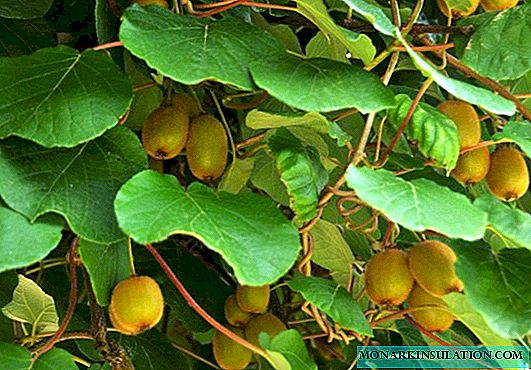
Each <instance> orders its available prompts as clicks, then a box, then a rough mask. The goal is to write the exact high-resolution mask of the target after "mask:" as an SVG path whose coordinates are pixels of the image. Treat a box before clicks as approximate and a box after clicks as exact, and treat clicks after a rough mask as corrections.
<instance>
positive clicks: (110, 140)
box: [0, 127, 147, 243]
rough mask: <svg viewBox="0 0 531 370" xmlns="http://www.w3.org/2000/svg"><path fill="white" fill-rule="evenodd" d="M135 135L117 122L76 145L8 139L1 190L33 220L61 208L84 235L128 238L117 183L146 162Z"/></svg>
mask: <svg viewBox="0 0 531 370" xmlns="http://www.w3.org/2000/svg"><path fill="white" fill-rule="evenodd" d="M146 162H147V160H146V156H145V153H144V150H143V149H142V147H141V145H140V142H139V141H138V139H137V137H136V136H135V134H133V133H132V132H131V131H130V130H129V129H127V128H124V127H117V128H115V129H113V130H111V131H109V132H107V133H106V134H105V135H103V136H102V137H100V138H98V139H97V140H94V141H90V142H88V143H85V144H82V145H80V146H78V147H76V148H71V149H66V148H54V149H47V148H43V147H40V146H38V145H36V144H34V143H31V142H28V141H25V140H22V139H18V138H10V139H7V140H4V141H2V142H0V173H3V174H5V175H4V176H3V177H0V195H1V196H2V197H3V198H4V200H5V202H6V203H7V204H8V205H9V206H10V207H11V208H13V209H15V210H16V211H18V212H20V213H22V214H23V215H25V216H26V217H27V218H29V219H30V220H32V221H34V220H35V219H36V218H37V217H39V216H40V215H42V214H44V213H48V212H54V213H59V214H61V215H62V216H64V217H65V218H66V221H67V222H68V224H69V226H70V227H71V228H72V230H73V231H74V232H75V233H76V234H78V235H80V236H81V237H82V238H84V239H87V240H90V241H94V242H100V243H112V242H116V241H119V240H123V239H125V236H124V235H123V233H122V232H121V231H120V230H119V228H118V224H117V223H116V216H115V215H114V210H113V205H112V202H113V200H114V196H115V194H116V192H117V191H118V188H119V187H120V186H121V185H122V184H123V183H124V182H125V181H126V180H127V179H129V178H130V177H131V176H133V175H134V174H135V173H137V172H139V171H141V170H143V169H144V168H146V167H147V163H146Z"/></svg>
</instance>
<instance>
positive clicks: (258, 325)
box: [245, 312, 287, 346]
mask: <svg viewBox="0 0 531 370" xmlns="http://www.w3.org/2000/svg"><path fill="white" fill-rule="evenodd" d="M284 330H287V328H286V325H285V324H284V323H283V322H282V321H281V320H280V319H279V318H278V317H276V316H275V315H273V314H272V313H269V312H268V313H264V314H262V315H258V316H255V317H253V318H252V319H251V320H250V321H249V322H248V323H247V325H245V337H246V338H247V340H248V341H249V342H250V343H252V344H254V345H255V346H260V340H259V338H258V337H259V335H260V333H262V332H265V333H267V334H268V335H269V337H270V338H271V339H273V337H275V336H276V335H277V334H279V333H280V332H282V331H284Z"/></svg>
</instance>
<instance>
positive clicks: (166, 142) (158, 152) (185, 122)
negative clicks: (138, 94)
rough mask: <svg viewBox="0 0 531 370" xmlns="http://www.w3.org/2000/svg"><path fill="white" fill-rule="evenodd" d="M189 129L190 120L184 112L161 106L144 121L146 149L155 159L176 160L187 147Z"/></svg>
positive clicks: (143, 137) (143, 136)
mask: <svg viewBox="0 0 531 370" xmlns="http://www.w3.org/2000/svg"><path fill="white" fill-rule="evenodd" d="M189 128H190V118H189V117H188V115H187V113H186V112H185V111H184V110H182V109H175V108H173V107H172V106H161V107H159V108H157V109H155V110H154V111H153V112H152V113H151V114H150V115H149V116H148V117H147V118H146V120H145V121H144V127H143V128H142V143H143V145H144V149H145V150H146V152H147V153H148V154H149V155H150V156H151V157H153V158H155V159H160V160H163V159H171V158H175V157H177V155H179V153H180V152H181V151H182V150H183V148H184V146H185V145H186V140H187V138H188V131H189Z"/></svg>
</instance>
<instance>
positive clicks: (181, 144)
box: [142, 93, 228, 182]
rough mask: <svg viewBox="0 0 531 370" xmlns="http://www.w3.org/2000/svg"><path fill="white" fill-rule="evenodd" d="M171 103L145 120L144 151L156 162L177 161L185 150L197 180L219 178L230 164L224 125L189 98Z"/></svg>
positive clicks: (179, 96)
mask: <svg viewBox="0 0 531 370" xmlns="http://www.w3.org/2000/svg"><path fill="white" fill-rule="evenodd" d="M168 100H169V102H168ZM168 100H167V101H166V102H165V103H163V104H162V105H161V106H160V107H158V108H157V109H155V110H154V111H153V112H152V113H151V114H150V115H149V116H148V117H147V118H146V120H145V121H144V126H143V128H142V143H143V145H144V149H145V150H146V152H147V153H148V154H149V155H150V157H152V158H154V159H156V160H167V159H172V158H175V157H177V156H178V155H179V154H180V153H181V152H182V150H183V149H186V159H187V161H188V167H189V168H190V171H191V172H192V174H193V175H194V176H195V177H197V178H198V179H200V180H203V181H206V182H211V181H213V180H215V179H217V178H218V177H220V176H221V174H222V173H223V170H224V169H225V166H226V165H227V154H228V140H227V135H226V132H225V129H224V127H223V124H222V123H221V122H220V121H218V120H217V119H216V118H215V117H213V116H211V115H208V114H202V112H201V110H200V108H199V107H198V105H197V103H196V102H195V100H194V99H193V98H192V97H191V96H189V95H186V94H180V93H177V94H173V95H172V96H171V98H170V99H168Z"/></svg>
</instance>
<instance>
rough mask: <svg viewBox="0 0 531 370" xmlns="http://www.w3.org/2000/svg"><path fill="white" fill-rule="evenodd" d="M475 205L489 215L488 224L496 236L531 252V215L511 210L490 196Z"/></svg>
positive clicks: (480, 198)
mask: <svg viewBox="0 0 531 370" xmlns="http://www.w3.org/2000/svg"><path fill="white" fill-rule="evenodd" d="M474 205H475V206H476V207H478V208H479V209H481V210H483V211H485V212H486V213H487V222H488V223H489V225H491V226H492V227H493V228H494V229H495V231H496V234H497V235H499V236H501V237H502V238H503V239H508V240H509V242H510V243H511V244H514V245H517V246H520V247H523V248H527V249H530V250H531V215H529V213H526V212H523V211H521V210H519V209H517V208H511V207H509V206H508V205H506V204H505V203H502V202H500V201H499V200H498V199H496V198H494V197H493V196H491V195H489V194H485V195H483V196H481V197H479V198H477V199H476V200H475V201H474Z"/></svg>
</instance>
